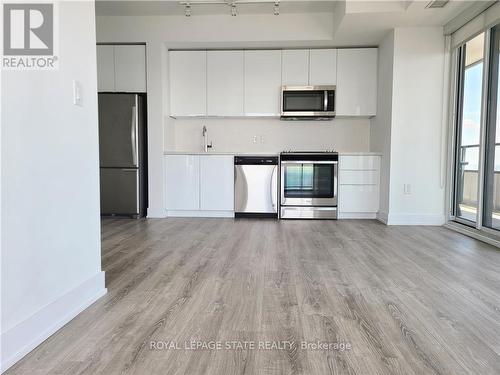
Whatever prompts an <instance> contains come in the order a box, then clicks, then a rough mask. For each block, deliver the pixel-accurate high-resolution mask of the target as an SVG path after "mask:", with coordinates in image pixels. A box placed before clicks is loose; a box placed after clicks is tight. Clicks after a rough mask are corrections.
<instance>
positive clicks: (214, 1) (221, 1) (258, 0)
mask: <svg viewBox="0 0 500 375" xmlns="http://www.w3.org/2000/svg"><path fill="white" fill-rule="evenodd" d="M179 4H180V5H183V6H184V15H185V16H186V17H191V7H192V6H193V5H218V6H220V5H225V6H228V7H230V8H231V16H233V17H235V16H237V15H238V11H237V10H236V6H237V5H238V4H272V5H273V14H274V15H275V16H279V15H280V0H192V1H180V2H179Z"/></svg>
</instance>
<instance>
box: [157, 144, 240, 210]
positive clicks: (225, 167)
mask: <svg viewBox="0 0 500 375" xmlns="http://www.w3.org/2000/svg"><path fill="white" fill-rule="evenodd" d="M165 180H166V181H165V183H166V184H165V186H166V209H167V215H168V216H200V217H203V216H207V217H210V216H221V217H232V216H233V215H234V214H233V210H234V162H233V156H232V155H179V154H171V155H165Z"/></svg>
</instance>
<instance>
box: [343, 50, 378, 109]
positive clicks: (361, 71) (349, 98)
mask: <svg viewBox="0 0 500 375" xmlns="http://www.w3.org/2000/svg"><path fill="white" fill-rule="evenodd" d="M336 94H337V111H336V112H337V116H374V115H375V114H376V111H377V49H376V48H353V49H339V50H338V52H337V93H336Z"/></svg>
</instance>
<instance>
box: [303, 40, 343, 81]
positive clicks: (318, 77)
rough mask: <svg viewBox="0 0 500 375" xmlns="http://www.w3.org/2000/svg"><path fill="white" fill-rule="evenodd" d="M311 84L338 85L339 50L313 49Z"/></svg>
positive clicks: (310, 60) (311, 52) (310, 58)
mask: <svg viewBox="0 0 500 375" xmlns="http://www.w3.org/2000/svg"><path fill="white" fill-rule="evenodd" d="M309 84H310V85H336V84H337V50H336V49H312V50H311V51H310V54H309Z"/></svg>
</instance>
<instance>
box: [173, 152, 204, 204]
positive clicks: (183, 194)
mask: <svg viewBox="0 0 500 375" xmlns="http://www.w3.org/2000/svg"><path fill="white" fill-rule="evenodd" d="M165 179H166V187H167V188H166V208H167V210H199V208H200V158H199V156H198V155H167V156H165Z"/></svg>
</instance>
